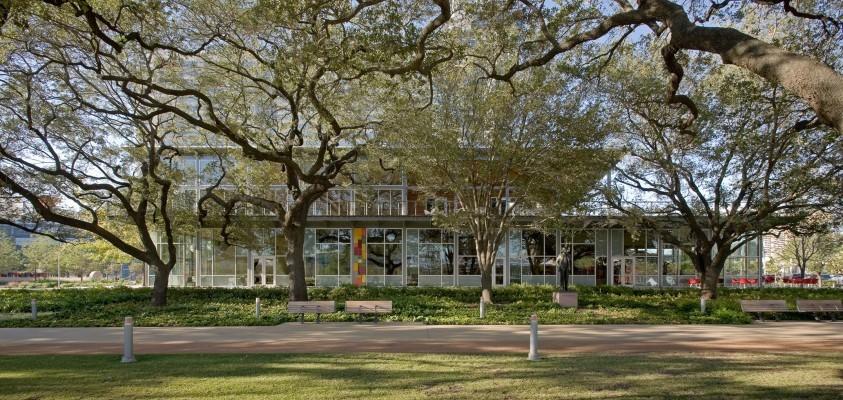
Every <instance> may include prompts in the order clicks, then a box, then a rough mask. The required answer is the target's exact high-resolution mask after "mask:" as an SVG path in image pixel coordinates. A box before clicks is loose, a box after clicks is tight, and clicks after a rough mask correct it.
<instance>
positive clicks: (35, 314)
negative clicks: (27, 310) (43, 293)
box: [31, 299, 38, 321]
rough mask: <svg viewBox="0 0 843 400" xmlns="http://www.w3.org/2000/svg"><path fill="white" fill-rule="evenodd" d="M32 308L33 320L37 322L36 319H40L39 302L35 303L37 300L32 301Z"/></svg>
mask: <svg viewBox="0 0 843 400" xmlns="http://www.w3.org/2000/svg"><path fill="white" fill-rule="evenodd" d="M31 306H32V320H33V321H35V319H37V318H38V302H37V301H35V299H32V303H31Z"/></svg>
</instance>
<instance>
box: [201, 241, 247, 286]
mask: <svg viewBox="0 0 843 400" xmlns="http://www.w3.org/2000/svg"><path fill="white" fill-rule="evenodd" d="M198 246H199V251H198V252H197V256H198V258H199V260H198V262H199V279H198V283H199V285H200V286H221V287H232V286H238V285H241V286H245V285H246V284H247V282H246V273H247V269H248V261H249V250H248V249H245V248H243V247H239V246H235V245H229V244H226V243H225V242H223V241H222V239H221V238H220V237H219V234H218V230H216V229H202V230H200V231H199V241H198Z"/></svg>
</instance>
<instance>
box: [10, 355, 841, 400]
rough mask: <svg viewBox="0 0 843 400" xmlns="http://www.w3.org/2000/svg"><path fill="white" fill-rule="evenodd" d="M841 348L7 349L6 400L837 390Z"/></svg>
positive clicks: (753, 395)
mask: <svg viewBox="0 0 843 400" xmlns="http://www.w3.org/2000/svg"><path fill="white" fill-rule="evenodd" d="M841 367H843V355H806V354H799V355H747V354H742V355H723V354H719V355H700V354H688V355H679V354H673V355H633V356H629V355H628V356H619V355H605V356H570V357H556V358H549V359H545V360H542V361H540V362H535V363H533V362H528V361H526V360H524V359H523V358H521V357H513V356H472V355H462V356H456V355H410V354H390V355H381V354H377V355H376V354H353V355H271V354H253V355H187V356H163V355H156V356H142V357H141V358H140V359H139V362H138V363H136V364H131V365H121V364H119V363H118V362H117V359H116V357H113V356H111V357H108V356H85V357H76V356H51V357H42V356H39V357H0V371H2V372H0V397H2V398H4V399H18V398H20V399H24V398H41V399H47V398H97V397H106V398H140V397H143V398H149V397H155V398H231V397H234V396H236V397H238V398H255V399H263V398H291V399H295V398H367V399H368V398H390V399H410V398H434V399H435V398H451V399H461V398H466V399H468V398H495V399H496V398H511V399H533V398H571V399H579V398H595V397H596V398H691V397H694V398H724V397H728V398H741V399H770V398H783V399H784V398H787V399H792V398H812V399H818V398H819V399H823V398H828V399H832V398H840V393H843V369H841Z"/></svg>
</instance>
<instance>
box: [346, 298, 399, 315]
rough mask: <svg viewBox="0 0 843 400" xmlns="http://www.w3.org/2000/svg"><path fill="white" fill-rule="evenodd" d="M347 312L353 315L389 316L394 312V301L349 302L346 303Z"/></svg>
mask: <svg viewBox="0 0 843 400" xmlns="http://www.w3.org/2000/svg"><path fill="white" fill-rule="evenodd" d="M345 312H348V313H353V314H389V313H391V312H392V301H391V300H374V301H361V300H349V301H346V302H345Z"/></svg>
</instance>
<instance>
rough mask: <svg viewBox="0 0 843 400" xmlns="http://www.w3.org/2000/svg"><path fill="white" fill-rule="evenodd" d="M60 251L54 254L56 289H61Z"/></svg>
mask: <svg viewBox="0 0 843 400" xmlns="http://www.w3.org/2000/svg"><path fill="white" fill-rule="evenodd" d="M60 257H61V251H57V252H56V270H57V271H56V287H57V288H59V289H60V288H61V258H60Z"/></svg>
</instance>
